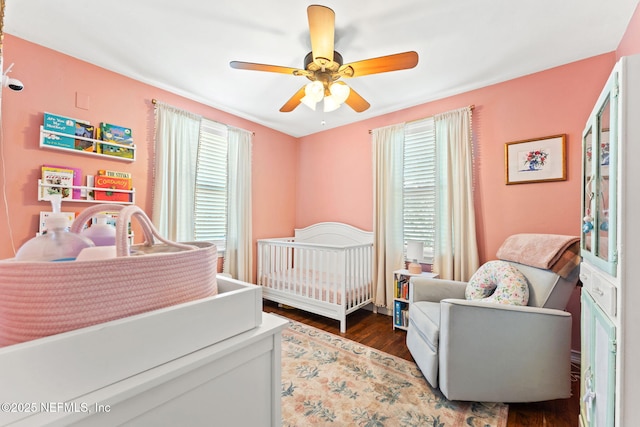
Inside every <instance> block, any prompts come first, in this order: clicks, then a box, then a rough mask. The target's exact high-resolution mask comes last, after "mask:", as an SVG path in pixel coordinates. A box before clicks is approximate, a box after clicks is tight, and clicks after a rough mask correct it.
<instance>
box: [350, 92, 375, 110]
mask: <svg viewBox="0 0 640 427" xmlns="http://www.w3.org/2000/svg"><path fill="white" fill-rule="evenodd" d="M350 89H351V90H350V91H349V97H348V98H347V100H346V101H345V104H347V105H348V106H349V107H351V108H353V110H354V111H355V112H356V113H362V112H363V111H364V110H366V109H367V108H369V107H370V105H369V103H368V102H367V100H366V99H364V98H363V97H361V96H360V94H358V93H357V92H356V91H355V90H353V88H350Z"/></svg>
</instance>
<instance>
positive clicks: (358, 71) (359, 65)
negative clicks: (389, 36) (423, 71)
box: [338, 51, 418, 77]
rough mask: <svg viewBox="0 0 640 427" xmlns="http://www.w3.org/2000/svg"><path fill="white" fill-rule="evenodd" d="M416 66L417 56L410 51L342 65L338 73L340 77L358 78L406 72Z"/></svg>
mask: <svg viewBox="0 0 640 427" xmlns="http://www.w3.org/2000/svg"><path fill="white" fill-rule="evenodd" d="M416 65H418V54H417V53H416V52H413V51H411V52H403V53H396V54H395V55H387V56H380V57H378V58H371V59H364V60H362V61H357V62H351V63H349V64H344V65H343V66H342V67H340V70H338V72H339V73H340V75H341V76H342V77H360V76H366V75H369V74H378V73H386V72H389V71H396V70H406V69H408V68H413V67H415V66H416Z"/></svg>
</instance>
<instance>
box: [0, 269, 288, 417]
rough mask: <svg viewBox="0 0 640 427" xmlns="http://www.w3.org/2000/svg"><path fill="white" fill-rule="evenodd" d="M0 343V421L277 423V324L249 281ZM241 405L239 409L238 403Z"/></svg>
mask: <svg viewBox="0 0 640 427" xmlns="http://www.w3.org/2000/svg"><path fill="white" fill-rule="evenodd" d="M218 288H219V294H218V295H216V296H213V297H210V298H204V299H200V300H196V301H191V302H188V303H185V304H180V305H176V306H172V307H168V308H165V309H161V310H156V311H152V312H148V313H143V314H140V315H136V316H131V317H127V318H123V319H119V320H114V321H111V322H107V323H102V324H98V325H94V326H90V327H87V328H82V329H77V330H74V331H69V332H65V333H63V334H58V335H53V336H49V337H45V338H41V339H37V340H33V341H28V342H24V343H20V344H15V345H11V346H7V347H2V348H0V404H2V405H3V406H2V410H1V411H0V425H3V426H4V425H11V426H43V425H51V426H61V425H64V426H68V425H87V426H113V425H123V424H126V425H136V426H159V425H189V426H211V425H221V426H223V425H225V426H230V425H233V426H246V427H254V426H271V427H275V426H278V427H279V426H281V425H282V421H281V400H280V393H281V376H280V372H281V368H280V363H281V346H280V344H281V335H280V333H281V330H282V329H283V328H284V327H285V326H286V325H287V321H286V320H283V319H282V318H279V317H277V316H273V315H270V314H266V313H262V296H261V289H260V287H258V286H255V285H251V284H248V283H244V282H240V281H238V280H234V279H229V278H226V277H220V276H218ZM248 408H249V409H250V410H247V409H248Z"/></svg>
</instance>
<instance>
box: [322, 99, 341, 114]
mask: <svg viewBox="0 0 640 427" xmlns="http://www.w3.org/2000/svg"><path fill="white" fill-rule="evenodd" d="M340 104H341V103H340V102H338V99H337V98H336V97H335V96H334V95H328V96H325V97H324V112H325V113H329V112H331V111H335V110H337V109H338V108H340Z"/></svg>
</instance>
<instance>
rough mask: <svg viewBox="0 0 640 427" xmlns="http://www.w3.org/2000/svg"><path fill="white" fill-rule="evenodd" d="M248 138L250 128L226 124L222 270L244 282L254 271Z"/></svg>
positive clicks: (250, 138) (249, 143) (249, 142)
mask: <svg viewBox="0 0 640 427" xmlns="http://www.w3.org/2000/svg"><path fill="white" fill-rule="evenodd" d="M251 140H252V133H251V132H249V131H246V130H243V129H236V128H229V146H228V178H227V179H228V184H227V185H228V192H227V193H228V198H227V242H226V248H225V255H224V265H223V272H225V273H228V274H231V276H233V277H234V278H236V279H238V280H243V281H247V282H251V279H252V275H253V264H252V254H253V251H252V245H253V237H252V233H251V231H252V230H251V221H252V214H251Z"/></svg>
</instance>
